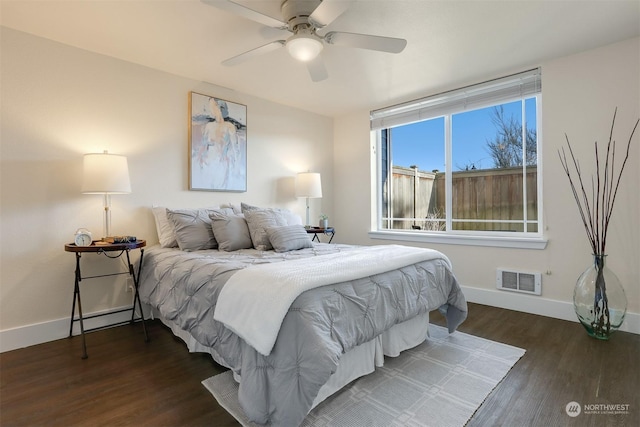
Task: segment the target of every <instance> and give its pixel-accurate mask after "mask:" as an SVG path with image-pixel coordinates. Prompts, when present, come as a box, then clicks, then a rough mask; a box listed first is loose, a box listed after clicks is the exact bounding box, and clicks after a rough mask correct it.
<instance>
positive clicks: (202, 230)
mask: <svg viewBox="0 0 640 427" xmlns="http://www.w3.org/2000/svg"><path fill="white" fill-rule="evenodd" d="M211 212H213V209H175V210H171V209H167V218H169V220H170V221H171V222H173V225H174V228H175V232H176V241H177V242H178V247H179V248H180V249H181V250H183V251H187V252H191V251H198V250H201V249H215V248H217V247H218V242H216V239H215V237H214V235H213V229H212V228H211V219H209V214H210V213H211ZM229 212H233V210H232V209H229Z"/></svg>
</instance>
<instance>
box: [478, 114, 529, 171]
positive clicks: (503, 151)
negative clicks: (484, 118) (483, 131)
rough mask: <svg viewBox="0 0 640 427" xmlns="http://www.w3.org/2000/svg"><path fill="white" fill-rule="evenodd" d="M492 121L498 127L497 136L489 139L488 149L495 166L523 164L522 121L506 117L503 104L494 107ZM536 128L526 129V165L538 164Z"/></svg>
mask: <svg viewBox="0 0 640 427" xmlns="http://www.w3.org/2000/svg"><path fill="white" fill-rule="evenodd" d="M491 121H492V122H493V124H494V126H495V127H496V136H495V138H494V139H493V140H487V150H488V151H489V154H490V155H491V158H492V159H493V166H494V167H495V168H510V167H516V166H522V123H521V122H520V120H517V119H516V118H515V117H513V115H512V116H510V117H505V113H504V108H503V107H502V106H498V107H494V108H493V111H492V114H491ZM536 140H537V135H536V130H535V129H531V128H527V129H526V141H527V145H526V159H525V161H526V165H527V166H533V165H535V164H536Z"/></svg>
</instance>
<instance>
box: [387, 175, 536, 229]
mask: <svg viewBox="0 0 640 427" xmlns="http://www.w3.org/2000/svg"><path fill="white" fill-rule="evenodd" d="M522 181H523V180H522V168H521V167H516V168H501V169H482V170H469V171H458V172H453V177H452V189H453V197H452V210H453V212H452V218H453V220H454V222H453V228H454V230H487V231H489V230H491V231H524V208H523V191H522V188H523V182H522ZM392 183H393V184H392V191H393V205H392V211H391V216H392V218H394V220H393V221H392V227H391V228H394V229H411V228H412V226H413V227H420V228H421V229H429V230H436V229H444V221H438V220H437V218H442V219H444V216H445V209H446V206H445V174H444V173H443V172H437V171H436V172H425V171H419V170H417V169H413V168H404V167H398V166H395V167H394V168H393V179H392ZM536 188H537V168H536V167H535V166H530V167H527V179H526V191H527V201H526V210H527V221H535V220H537V216H538V207H537V198H538V194H537V190H536ZM399 219H404V220H399ZM456 220H465V221H456ZM473 220H475V221H473ZM506 221H516V222H506ZM527 228H528V230H527V231H529V232H535V231H537V224H536V223H535V222H533V223H529V222H527Z"/></svg>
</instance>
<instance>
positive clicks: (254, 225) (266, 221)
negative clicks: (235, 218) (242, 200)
mask: <svg viewBox="0 0 640 427" xmlns="http://www.w3.org/2000/svg"><path fill="white" fill-rule="evenodd" d="M244 218H245V219H246V220H247V225H248V226H249V234H250V235H251V241H252V242H253V247H254V248H256V249H258V250H259V251H268V250H270V249H273V246H271V243H270V242H269V237H268V236H267V232H266V231H265V230H266V229H267V228H269V227H275V226H278V225H287V221H286V220H285V219H284V217H283V216H282V213H280V212H278V211H277V210H274V209H259V210H247V211H245V212H244Z"/></svg>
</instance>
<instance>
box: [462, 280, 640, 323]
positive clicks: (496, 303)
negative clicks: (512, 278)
mask: <svg viewBox="0 0 640 427" xmlns="http://www.w3.org/2000/svg"><path fill="white" fill-rule="evenodd" d="M462 292H463V293H464V296H465V298H466V299H467V301H469V302H475V303H478V304H483V305H490V306H492V307H500V308H505V309H507V310H514V311H522V312H524V313H531V314H537V315H539V316H546V317H553V318H555V319H562V320H569V321H571V322H576V323H577V322H578V318H577V317H576V313H575V311H574V310H573V304H572V303H570V302H565V301H556V300H550V299H546V298H542V297H539V296H535V295H527V294H520V293H516V292H507V291H499V290H497V289H495V290H494V289H484V288H482V289H481V288H473V287H471V286H462ZM620 330H621V331H625V332H631V333H633V334H640V314H638V313H631V312H628V311H627V314H626V316H625V318H624V323H623V324H622V327H621V328H620Z"/></svg>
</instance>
